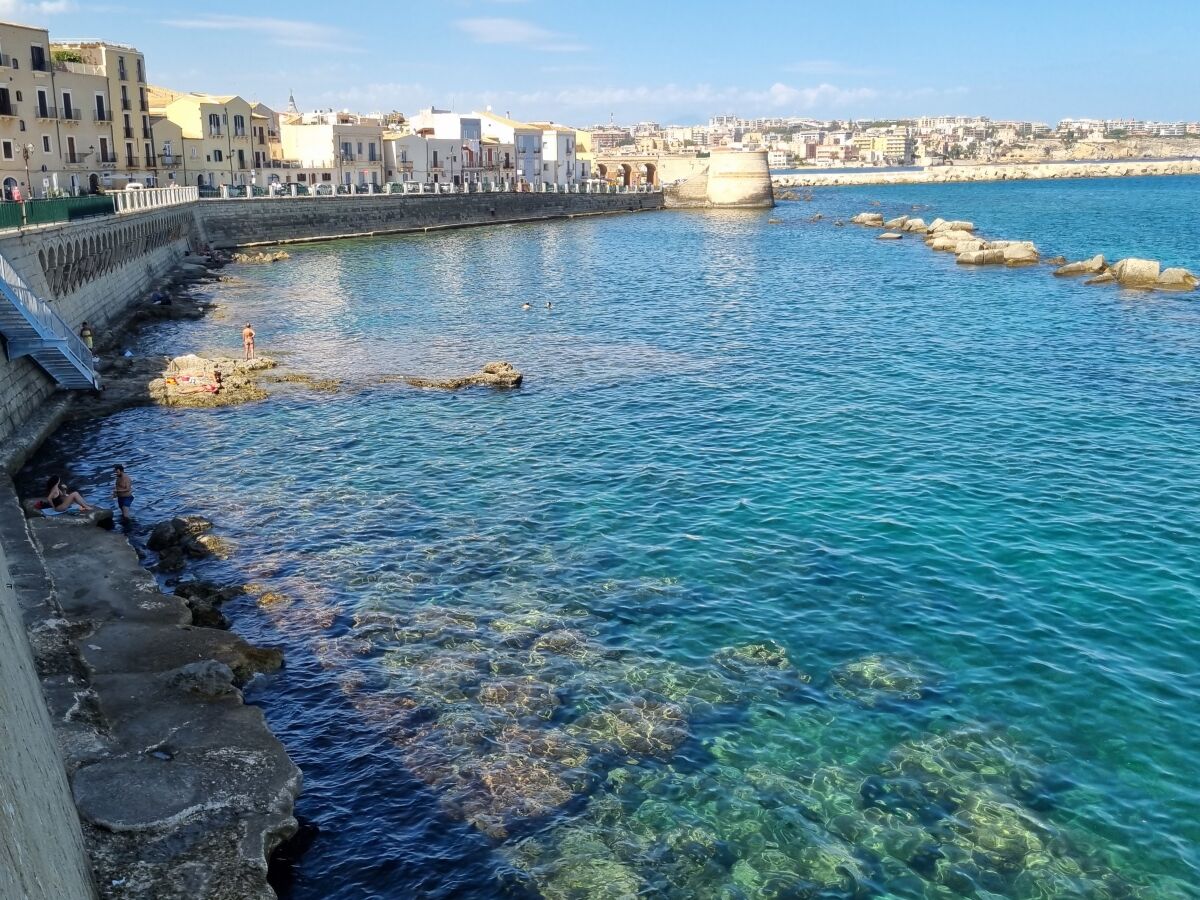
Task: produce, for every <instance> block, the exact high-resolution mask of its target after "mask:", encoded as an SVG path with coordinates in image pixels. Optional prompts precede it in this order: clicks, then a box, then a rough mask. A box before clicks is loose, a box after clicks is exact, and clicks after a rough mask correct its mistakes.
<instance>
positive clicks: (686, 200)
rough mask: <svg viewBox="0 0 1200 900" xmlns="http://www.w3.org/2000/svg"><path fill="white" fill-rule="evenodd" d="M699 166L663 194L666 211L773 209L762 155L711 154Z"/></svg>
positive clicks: (769, 179) (769, 183)
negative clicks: (724, 208) (725, 208)
mask: <svg viewBox="0 0 1200 900" xmlns="http://www.w3.org/2000/svg"><path fill="white" fill-rule="evenodd" d="M703 162H706V163H707V165H705V166H703V167H702V168H701V169H700V170H699V171H697V172H695V174H693V175H691V176H690V177H688V178H686V179H684V180H682V181H680V182H679V183H677V184H674V185H671V186H670V187H667V188H666V189H665V190H664V194H665V196H666V206H667V208H668V209H689V208H697V207H705V208H719V207H729V208H743V209H765V208H769V207H772V206H774V205H775V192H774V187H773V185H772V183H771V170H770V168H769V167H768V166H767V154H766V153H757V152H756V153H714V154H712V156H711V157H709V158H708V159H707V160H703ZM664 180H665V176H664Z"/></svg>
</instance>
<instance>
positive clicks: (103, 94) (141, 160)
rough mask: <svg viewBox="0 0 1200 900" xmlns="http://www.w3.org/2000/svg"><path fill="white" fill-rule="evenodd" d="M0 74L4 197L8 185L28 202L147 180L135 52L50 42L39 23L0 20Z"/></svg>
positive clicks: (140, 75)
mask: <svg viewBox="0 0 1200 900" xmlns="http://www.w3.org/2000/svg"><path fill="white" fill-rule="evenodd" d="M0 72H2V73H3V75H4V76H5V77H4V79H3V82H2V83H0V184H2V185H3V192H4V196H5V197H6V198H11V197H12V196H14V191H15V190H19V192H20V194H21V196H23V197H25V198H35V197H45V196H48V195H55V194H58V193H80V192H85V191H87V192H96V191H99V190H105V189H110V188H121V187H124V186H125V185H126V184H127V183H129V182H131V181H137V182H139V183H143V184H154V183H155V180H156V175H157V172H156V168H155V160H154V159H153V136H152V132H151V126H150V117H149V110H148V108H144V107H146V102H145V84H146V82H145V78H146V65H145V58H144V57H143V55H142V54H141V53H140V52H139V51H138V50H137V49H136V48H134V47H130V46H127V45H123V44H113V43H108V42H104V41H67V42H61V43H60V42H55V43H52V42H51V41H50V35H49V32H48V31H47V30H46V29H44V28H35V27H29V26H25V25H19V24H16V23H8V22H4V23H0ZM126 107H127V108H126ZM114 119H115V122H114ZM118 123H119V124H118ZM147 149H149V150H150V152H149V154H147ZM121 151H124V152H123V154H122V152H121ZM147 156H149V157H150V158H149V159H148V158H147Z"/></svg>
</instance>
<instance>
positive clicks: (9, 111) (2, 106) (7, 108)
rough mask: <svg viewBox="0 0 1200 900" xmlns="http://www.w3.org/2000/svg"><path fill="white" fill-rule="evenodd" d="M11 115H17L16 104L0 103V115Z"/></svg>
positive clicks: (13, 116) (14, 116)
mask: <svg viewBox="0 0 1200 900" xmlns="http://www.w3.org/2000/svg"><path fill="white" fill-rule="evenodd" d="M3 116H11V117H12V118H16V117H17V104H15V103H0V117H3Z"/></svg>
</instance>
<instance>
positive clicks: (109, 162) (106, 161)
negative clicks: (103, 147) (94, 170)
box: [96, 151, 117, 166]
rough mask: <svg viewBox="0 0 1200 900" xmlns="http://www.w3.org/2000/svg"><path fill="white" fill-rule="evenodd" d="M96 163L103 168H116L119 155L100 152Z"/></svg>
mask: <svg viewBox="0 0 1200 900" xmlns="http://www.w3.org/2000/svg"><path fill="white" fill-rule="evenodd" d="M96 161H97V162H98V163H100V165H102V166H115V165H116V164H117V155H116V154H115V153H113V152H112V151H109V152H107V153H105V152H104V151H100V153H99V154H97V156H96Z"/></svg>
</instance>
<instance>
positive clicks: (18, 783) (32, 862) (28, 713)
mask: <svg viewBox="0 0 1200 900" xmlns="http://www.w3.org/2000/svg"><path fill="white" fill-rule="evenodd" d="M3 515H4V516H5V518H6V520H8V521H17V520H19V517H20V512H19V510H16V509H15V508H14V509H12V510H8V509H6V510H4V511H3ZM18 527H19V526H18ZM0 537H3V538H4V540H3V541H0V760H3V764H2V765H0V897H4V898H10V897H11V898H18V897H19V898H21V900H90V898H93V897H95V890H94V889H93V886H92V876H91V867H90V865H89V863H88V857H87V852H86V851H85V850H84V845H83V837H82V833H81V831H80V826H79V816H78V814H77V813H76V811H75V804H74V802H73V801H72V799H71V790H70V788H69V786H68V785H67V775H66V771H65V769H64V768H63V763H62V759H61V757H60V755H59V748H58V744H57V742H56V740H55V737H54V729H53V726H52V724H51V721H50V714H49V711H48V710H47V708H46V702H45V699H44V697H43V694H42V686H41V683H40V682H39V680H38V675H37V672H36V670H35V668H34V662H33V656H32V654H31V653H30V649H29V642H28V639H27V638H26V631H25V623H24V619H23V616H22V612H21V607H20V604H19V602H18V599H17V590H16V588H17V586H18V585H20V584H21V583H22V582H24V581H28V580H30V579H33V580H35V581H36V580H39V579H42V578H43V577H44V576H43V574H42V573H41V572H40V571H38V572H35V571H32V570H31V569H30V567H29V566H19V565H18V564H17V563H16V562H15V561H14V564H13V566H12V567H11V568H10V566H9V563H8V560H7V559H6V555H5V546H6V545H7V544H8V543H9V535H8V534H7V533H5V534H2V535H0Z"/></svg>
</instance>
